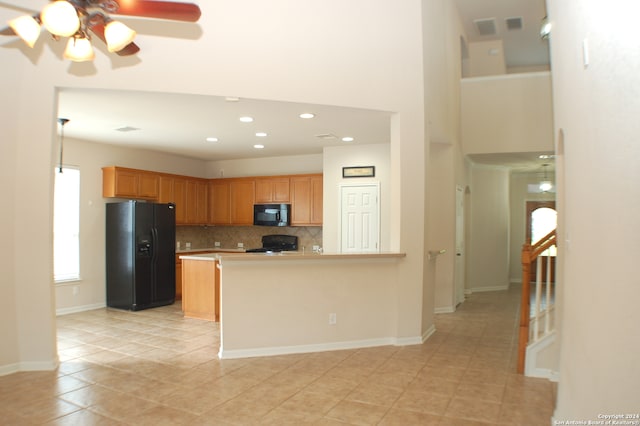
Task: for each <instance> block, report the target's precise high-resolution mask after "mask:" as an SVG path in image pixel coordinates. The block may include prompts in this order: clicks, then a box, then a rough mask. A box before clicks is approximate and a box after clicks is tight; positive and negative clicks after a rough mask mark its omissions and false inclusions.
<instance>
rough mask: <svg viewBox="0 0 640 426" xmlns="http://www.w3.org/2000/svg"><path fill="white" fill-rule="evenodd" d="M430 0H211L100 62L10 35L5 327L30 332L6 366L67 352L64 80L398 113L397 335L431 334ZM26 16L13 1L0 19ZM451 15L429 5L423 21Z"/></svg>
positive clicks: (0, 56) (0, 112)
mask: <svg viewBox="0 0 640 426" xmlns="http://www.w3.org/2000/svg"><path fill="white" fill-rule="evenodd" d="M432 1H435V0H432ZM40 3H41V2H37V1H36V0H29V1H26V2H25V3H24V6H25V7H32V8H34V9H38V8H40V7H41V6H42V5H41V4H40ZM427 3H431V1H429V2H427ZM422 4H423V2H422V1H418V0H406V1H403V2H400V3H399V2H397V1H394V0H373V1H372V0H366V1H365V0H353V1H349V2H343V1H340V0H327V1H323V2H322V3H314V4H307V5H306V6H305V7H300V2H299V1H298V0H274V1H270V2H262V1H256V0H240V1H234V2H228V1H223V0H212V1H207V2H201V4H200V7H201V9H202V18H201V20H200V21H199V22H198V23H197V24H193V25H192V26H188V28H189V29H187V30H184V31H183V30H180V29H179V28H185V27H184V26H180V27H179V28H176V32H174V33H169V32H168V31H169V30H168V29H167V28H169V27H167V26H166V25H165V23H163V22H155V21H153V22H145V24H144V25H142V24H141V29H142V28H147V30H148V31H151V32H152V33H153V34H154V35H148V34H149V33H145V31H140V34H139V37H138V39H137V40H136V41H137V42H138V43H139V45H140V46H142V51H141V52H140V54H138V55H137V56H136V57H118V56H117V55H112V54H108V53H106V52H105V50H104V48H102V47H98V52H97V53H96V59H95V61H94V62H93V63H82V64H78V63H74V64H70V63H68V62H66V61H63V60H62V59H61V54H62V49H63V48H64V45H63V43H56V42H54V41H52V40H50V39H49V38H48V37H43V38H42V40H40V42H39V43H40V44H39V46H38V47H37V48H36V49H34V50H29V49H28V48H25V47H23V46H22V44H21V43H20V42H19V41H16V40H12V39H3V40H2V43H3V45H2V46H3V47H4V48H3V49H0V62H1V63H2V64H3V68H4V69H7V70H11V71H9V72H5V73H3V78H8V79H10V80H9V81H7V82H5V83H3V85H2V88H3V99H4V100H6V101H5V102H3V103H2V105H0V116H7V117H10V118H11V120H10V121H9V122H8V123H6V124H7V126H6V127H5V129H4V132H6V134H7V135H9V136H10V138H8V140H7V141H6V142H5V140H4V139H3V143H7V144H9V147H7V148H3V150H6V151H8V152H9V155H10V157H9V158H7V159H5V157H3V159H2V164H3V166H6V170H9V171H11V172H12V178H13V179H12V180H11V182H10V185H11V186H12V189H11V190H9V191H7V194H6V195H7V196H6V197H5V198H4V201H5V203H6V205H9V206H13V207H14V208H15V209H16V213H15V214H14V217H11V215H9V216H8V217H6V219H7V220H6V221H3V222H2V223H0V229H2V231H1V232H0V234H1V235H6V236H8V237H9V238H10V240H9V241H7V242H6V244H3V245H2V248H0V258H3V259H10V260H13V262H11V264H8V265H7V266H8V268H7V271H4V276H5V277H7V279H9V280H11V281H10V282H8V283H7V284H6V286H7V287H8V290H9V293H8V294H10V292H11V290H12V289H13V291H14V292H15V295H16V297H15V310H11V309H9V310H2V311H0V323H2V324H9V326H7V327H2V328H0V330H1V331H2V332H3V334H2V336H0V338H2V339H3V341H8V342H16V338H15V336H16V335H17V334H19V335H20V339H19V341H18V342H17V344H18V349H17V350H16V349H15V348H13V347H8V346H11V345H2V347H1V348H0V360H2V362H3V363H4V364H3V365H4V366H7V365H16V366H18V368H29V367H32V368H33V367H38V366H40V367H42V368H47V367H48V368H50V367H51V366H52V365H53V364H54V363H55V360H56V351H55V327H54V325H55V322H54V311H55V307H54V302H53V290H52V288H53V286H52V283H51V277H52V238H51V234H52V232H51V229H52V227H51V210H52V208H51V207H52V173H51V170H52V166H53V164H54V151H55V143H54V141H55V140H56V136H55V129H56V124H55V119H56V115H57V114H56V110H55V105H56V95H55V88H56V87H72V88H73V87H87V88H106V89H109V88H113V89H120V90H134V89H135V90H151V91H154V90H155V91H165V92H176V93H195V94H203V95H219V96H225V95H233V96H239V97H248V98H257V99H272V100H279V101H293V102H305V103H319V104H326V105H336V106H345V107H356V108H367V109H377V110H383V111H394V112H395V113H396V115H395V117H394V119H392V123H391V128H392V132H391V157H390V158H391V178H390V183H391V193H392V197H393V201H392V203H393V205H394V206H395V209H394V211H393V212H391V218H390V229H391V237H390V238H391V246H392V248H394V249H399V250H402V251H406V252H407V257H406V259H405V261H404V262H403V263H402V265H401V266H400V267H399V271H398V282H399V283H400V286H399V288H398V299H397V303H398V306H399V307H402V309H401V312H400V318H399V321H398V324H397V327H398V335H401V336H402V335H406V336H414V335H419V334H422V333H421V332H422V330H423V329H424V328H425V322H424V318H423V317H422V311H423V296H424V295H425V294H430V293H431V294H432V292H433V288H432V284H430V283H428V282H425V280H424V276H425V273H424V246H425V241H424V239H425V233H424V222H425V201H424V200H425V179H424V176H425V167H426V154H425V132H426V130H425V129H426V127H427V126H426V124H425V123H426V119H425V108H424V93H425V92H424V73H423V40H422V35H423V34H422V27H423V23H422V21H421V18H420V17H421V16H422V10H421V7H422ZM15 14H16V12H15V10H8V9H6V8H1V9H0V20H1V21H6V20H7V19H10V18H12V17H14V16H15ZM221 17H222V18H221ZM439 19H441V18H440V17H439V16H428V17H427V21H426V22H425V24H424V25H425V26H428V25H430V24H432V23H436V22H438V20H439ZM327 22H331V25H330V26H328V25H325V23H327ZM319 23H321V24H319ZM192 29H194V30H195V31H192ZM156 34H166V35H156ZM203 52H205V53H203ZM398 70H402V72H398ZM372 88H375V90H372ZM71 119H73V117H71ZM3 152H4V151H3ZM3 195H4V194H3ZM25 206H28V207H29V208H25ZM3 218H4V217H3ZM13 229H15V230H16V232H15V234H14V233H13V232H14V231H13ZM34 259H37V261H36V262H34ZM10 324H13V326H11V325H10Z"/></svg>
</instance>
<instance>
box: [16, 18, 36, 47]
mask: <svg viewBox="0 0 640 426" xmlns="http://www.w3.org/2000/svg"><path fill="white" fill-rule="evenodd" d="M9 26H10V27H11V29H12V30H13V31H14V32H15V33H16V34H18V36H19V37H20V38H21V39H22V40H23V41H24V42H25V43H27V45H28V46H29V47H31V48H33V46H34V45H35V44H36V41H38V37H40V29H41V28H40V23H39V22H38V21H36V19H35V18H34V17H33V16H29V15H22V16H19V17H17V18H15V19H12V20H11V21H9Z"/></svg>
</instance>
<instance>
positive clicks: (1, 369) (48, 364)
mask: <svg viewBox="0 0 640 426" xmlns="http://www.w3.org/2000/svg"><path fill="white" fill-rule="evenodd" d="M56 368H58V360H57V359H54V360H51V361H40V362H18V363H14V364H7V365H2V366H0V376H6V375H8V374H13V373H18V372H20V371H53V370H55V369H56Z"/></svg>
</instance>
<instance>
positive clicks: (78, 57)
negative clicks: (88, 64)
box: [64, 37, 96, 62]
mask: <svg viewBox="0 0 640 426" xmlns="http://www.w3.org/2000/svg"><path fill="white" fill-rule="evenodd" d="M95 57H96V54H95V53H94V51H93V46H91V42H90V41H89V39H87V38H84V37H81V38H76V37H72V38H70V39H69V42H68V43H67V48H66V49H65V51H64V58H65V59H69V60H70V61H73V62H85V61H93V59H94V58H95Z"/></svg>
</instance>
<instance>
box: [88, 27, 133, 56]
mask: <svg viewBox="0 0 640 426" xmlns="http://www.w3.org/2000/svg"><path fill="white" fill-rule="evenodd" d="M89 29H90V30H91V32H93V33H94V34H95V35H96V37H98V38H99V39H100V40H102V42H103V43H104V44H107V40H106V39H105V38H104V21H96V22H91V25H90V26H89ZM139 51H140V47H138V45H137V44H135V43H133V42H131V43H129V44H127V45H126V46H125V47H124V48H122V49H120V50H118V51H117V52H115V53H116V54H118V55H119V56H129V55H135V54H136V53H138V52H139Z"/></svg>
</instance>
